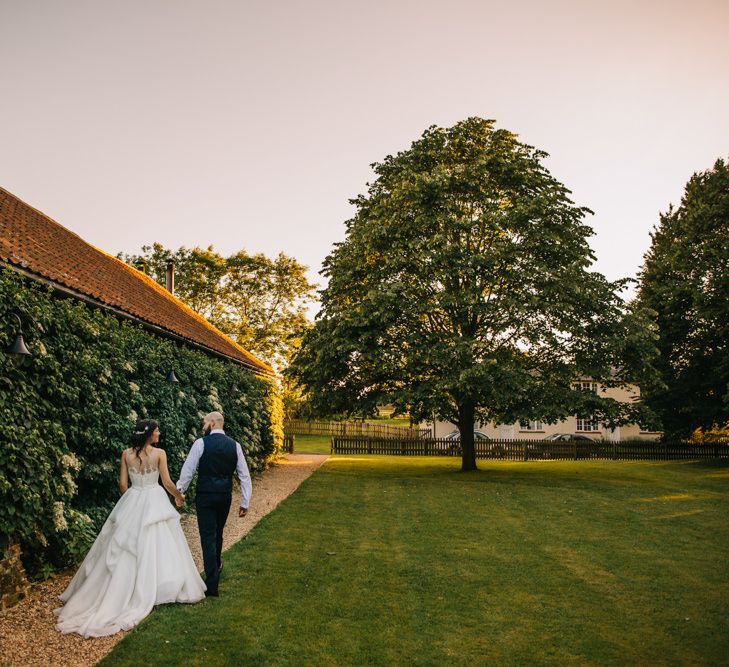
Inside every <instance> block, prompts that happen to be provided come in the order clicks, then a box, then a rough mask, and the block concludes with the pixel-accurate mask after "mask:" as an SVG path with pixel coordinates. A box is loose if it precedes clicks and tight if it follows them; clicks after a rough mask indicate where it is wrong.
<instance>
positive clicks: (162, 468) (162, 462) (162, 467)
mask: <svg viewBox="0 0 729 667" xmlns="http://www.w3.org/2000/svg"><path fill="white" fill-rule="evenodd" d="M159 476H160V479H161V480H162V485H163V486H164V487H165V489H167V493H169V494H170V495H171V496H172V497H173V498H174V499H175V500H176V501H179V502H180V503H181V502H182V500H183V499H184V496H183V495H182V494H181V493H180V492H179V491H178V490H177V487H176V486H175V485H174V484H173V482H172V480H171V479H170V471H169V470H167V452H165V451H164V450H163V449H160V451H159Z"/></svg>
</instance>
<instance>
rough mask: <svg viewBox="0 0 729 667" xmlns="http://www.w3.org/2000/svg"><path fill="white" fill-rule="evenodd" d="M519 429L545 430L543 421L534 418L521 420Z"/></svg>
mask: <svg viewBox="0 0 729 667" xmlns="http://www.w3.org/2000/svg"><path fill="white" fill-rule="evenodd" d="M519 430H520V431H542V430H544V429H543V428H542V422H540V421H536V420H532V421H525V420H522V421H520V422H519Z"/></svg>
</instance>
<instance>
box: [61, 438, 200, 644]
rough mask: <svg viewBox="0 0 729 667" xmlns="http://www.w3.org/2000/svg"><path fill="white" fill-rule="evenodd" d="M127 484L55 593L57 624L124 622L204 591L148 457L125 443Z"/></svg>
mask: <svg viewBox="0 0 729 667" xmlns="http://www.w3.org/2000/svg"><path fill="white" fill-rule="evenodd" d="M125 456H126V457H127V458H126V461H127V468H128V470H129V477H130V479H131V486H130V487H129V488H128V489H127V491H126V493H124V494H123V495H122V497H121V498H120V499H119V502H117V504H116V506H115V507H114V509H113V510H112V511H111V514H110V515H109V518H108V519H107V520H106V523H105V524H104V527H103V528H102V529H101V532H100V533H99V536H98V537H97V538H96V541H95V542H94V544H93V545H92V547H91V549H90V550H89V553H88V554H87V555H86V558H85V559H84V561H83V563H81V566H80V567H79V569H78V572H76V575H75V576H74V578H73V579H72V580H71V583H70V584H69V585H68V588H67V589H66V590H65V591H64V592H63V593H62V594H61V596H60V598H61V600H62V601H63V602H65V603H66V604H65V605H64V606H63V607H61V608H60V609H56V610H55V611H54V613H55V614H56V616H57V617H58V619H57V621H58V622H57V625H56V629H58V630H60V631H61V632H64V633H68V632H77V633H78V634H80V635H83V636H84V637H103V636H105V635H113V634H114V633H116V632H119V631H120V630H128V629H130V628H132V627H134V626H135V625H137V623H139V622H140V621H141V620H142V619H143V618H145V616H147V615H148V614H149V612H151V611H152V607H154V605H157V604H164V603H166V602H198V601H199V600H202V599H203V598H204V597H205V583H204V582H203V580H202V579H201V578H200V574H199V573H198V570H197V568H196V567H195V563H194V561H193V560H192V556H191V554H190V549H189V547H188V546H187V541H186V540H185V536H184V534H183V532H182V528H181V527H180V515H179V514H178V513H177V511H176V510H175V509H174V507H173V506H172V505H171V503H170V500H169V498H168V496H167V493H166V491H165V490H164V489H163V488H162V487H161V486H160V485H159V484H158V480H159V467H158V465H157V461H158V459H157V460H155V458H153V457H149V458H147V457H144V461H143V463H142V464H141V465H140V463H139V461H138V460H137V458H136V456H135V455H134V454H133V452H131V450H127V452H126V454H125Z"/></svg>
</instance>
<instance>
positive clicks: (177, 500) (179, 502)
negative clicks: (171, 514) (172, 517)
mask: <svg viewBox="0 0 729 667" xmlns="http://www.w3.org/2000/svg"><path fill="white" fill-rule="evenodd" d="M184 504H185V496H184V495H182V494H181V495H180V497H179V498H175V505H177V507H182V506H183V505H184Z"/></svg>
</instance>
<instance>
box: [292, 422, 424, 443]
mask: <svg viewBox="0 0 729 667" xmlns="http://www.w3.org/2000/svg"><path fill="white" fill-rule="evenodd" d="M284 432H285V433H287V434H291V435H324V436H358V437H365V438H396V439H400V440H417V439H419V438H427V437H429V436H430V429H428V428H421V429H418V428H408V427H407V426H392V425H391V424H373V423H371V422H332V421H305V420H303V419H289V420H287V421H286V422H284Z"/></svg>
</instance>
